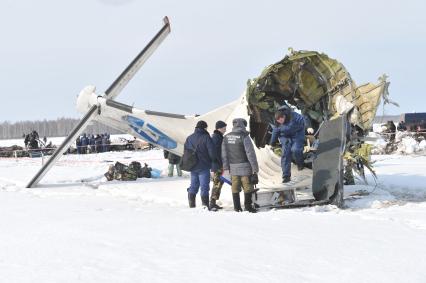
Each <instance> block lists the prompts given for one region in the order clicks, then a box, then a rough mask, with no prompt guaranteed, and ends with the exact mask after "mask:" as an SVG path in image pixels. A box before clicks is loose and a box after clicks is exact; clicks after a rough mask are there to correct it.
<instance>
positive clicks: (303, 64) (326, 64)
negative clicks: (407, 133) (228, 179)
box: [246, 49, 390, 175]
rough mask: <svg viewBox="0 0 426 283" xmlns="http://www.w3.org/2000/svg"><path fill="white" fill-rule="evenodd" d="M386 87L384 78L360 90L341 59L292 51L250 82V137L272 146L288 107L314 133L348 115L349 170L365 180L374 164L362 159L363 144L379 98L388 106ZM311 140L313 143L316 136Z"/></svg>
mask: <svg viewBox="0 0 426 283" xmlns="http://www.w3.org/2000/svg"><path fill="white" fill-rule="evenodd" d="M388 87H389V82H387V80H386V76H385V75H383V76H382V77H380V78H379V82H378V83H377V84H373V83H367V84H363V85H360V86H358V85H356V84H355V82H354V81H353V80H352V78H351V76H350V74H349V72H348V71H347V70H346V68H345V67H344V66H343V65H342V64H341V63H340V62H338V61H337V60H335V59H332V58H330V57H328V56H327V55H325V54H323V53H318V52H316V51H293V50H292V49H290V54H289V55H287V56H285V58H284V59H282V60H281V61H279V62H277V63H275V64H272V65H270V66H268V67H266V68H265V69H264V70H263V72H262V73H261V75H260V76H259V77H257V78H255V79H251V80H249V81H248V83H247V90H246V95H247V101H248V108H249V109H248V111H249V115H250V129H251V137H252V138H253V140H254V142H255V143H256V145H257V147H264V146H265V145H266V144H268V143H269V138H270V124H273V123H275V121H274V113H275V111H276V110H277V109H278V108H279V107H280V106H282V105H284V104H288V105H290V106H293V107H294V108H296V109H298V110H297V111H300V112H301V113H302V114H303V115H304V116H305V119H308V120H309V121H310V123H311V125H312V128H313V129H314V130H315V131H316V130H318V128H319V127H320V125H321V123H322V122H323V121H328V120H331V119H333V118H335V117H338V116H340V115H347V119H348V121H349V124H350V125H351V127H350V130H349V127H348V139H347V143H348V144H347V146H346V152H347V153H348V154H346V155H345V160H346V163H347V165H348V166H349V167H348V168H352V169H355V170H356V171H357V172H358V173H361V175H363V172H362V171H361V170H360V169H362V168H363V166H365V165H366V166H368V167H369V166H370V165H369V164H368V156H367V157H365V156H364V155H362V156H361V155H360V154H359V151H360V149H362V148H363V143H362V142H361V141H360V139H361V138H362V137H363V136H365V135H366V134H367V132H368V131H369V130H370V128H371V127H372V122H373V119H374V117H375V115H376V111H377V108H378V106H379V104H380V101H381V98H383V100H384V102H389V101H390V100H389V99H388ZM348 126H349V125H348ZM309 139H310V141H311V142H312V139H313V137H308V140H309ZM307 145H308V146H309V145H310V143H309V141H307ZM364 150H365V148H364ZM276 152H278V153H279V149H276ZM305 162H306V161H305ZM370 168H371V167H370Z"/></svg>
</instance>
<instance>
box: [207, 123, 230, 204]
mask: <svg viewBox="0 0 426 283" xmlns="http://www.w3.org/2000/svg"><path fill="white" fill-rule="evenodd" d="M225 132H226V123H225V122H223V121H217V122H216V130H215V131H214V132H213V135H212V142H213V145H214V148H215V152H216V159H215V160H213V162H212V172H213V188H212V195H211V198H210V209H211V210H214V211H216V210H218V209H222V207H220V206H219V205H217V204H216V201H217V200H218V199H219V197H220V191H221V189H222V186H223V181H222V180H220V176H221V175H222V172H223V165H222V141H223V135H224V134H225Z"/></svg>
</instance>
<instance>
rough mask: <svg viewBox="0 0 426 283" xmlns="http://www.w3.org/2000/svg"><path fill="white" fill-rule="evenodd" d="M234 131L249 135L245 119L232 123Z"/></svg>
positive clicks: (235, 120)
mask: <svg viewBox="0 0 426 283" xmlns="http://www.w3.org/2000/svg"><path fill="white" fill-rule="evenodd" d="M232 127H233V128H232V131H233V132H245V133H247V130H246V127H247V121H246V119H243V118H236V119H234V120H233V121H232Z"/></svg>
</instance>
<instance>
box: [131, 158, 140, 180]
mask: <svg viewBox="0 0 426 283" xmlns="http://www.w3.org/2000/svg"><path fill="white" fill-rule="evenodd" d="M129 168H130V169H132V170H133V171H135V172H136V174H137V176H138V178H142V165H141V163H140V162H137V161H132V162H131V163H130V164H129Z"/></svg>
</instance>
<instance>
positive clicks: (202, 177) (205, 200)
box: [184, 120, 216, 209]
mask: <svg viewBox="0 0 426 283" xmlns="http://www.w3.org/2000/svg"><path fill="white" fill-rule="evenodd" d="M184 148H185V149H191V150H193V151H195V154H196V156H197V163H196V164H195V165H194V167H192V168H191V171H190V172H191V185H190V187H189V188H188V203H189V207H190V208H194V207H195V197H196V195H197V193H198V190H199V188H200V186H201V193H200V195H201V202H202V205H203V206H204V207H206V208H207V209H210V208H209V191H210V169H211V166H212V161H213V160H215V159H216V155H215V150H214V146H213V142H212V139H211V137H210V134H209V133H208V132H207V123H206V122H205V121H202V120H200V121H198V122H197V125H196V127H195V131H194V133H193V134H191V135H190V136H189V137H187V138H186V141H185V145H184Z"/></svg>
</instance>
